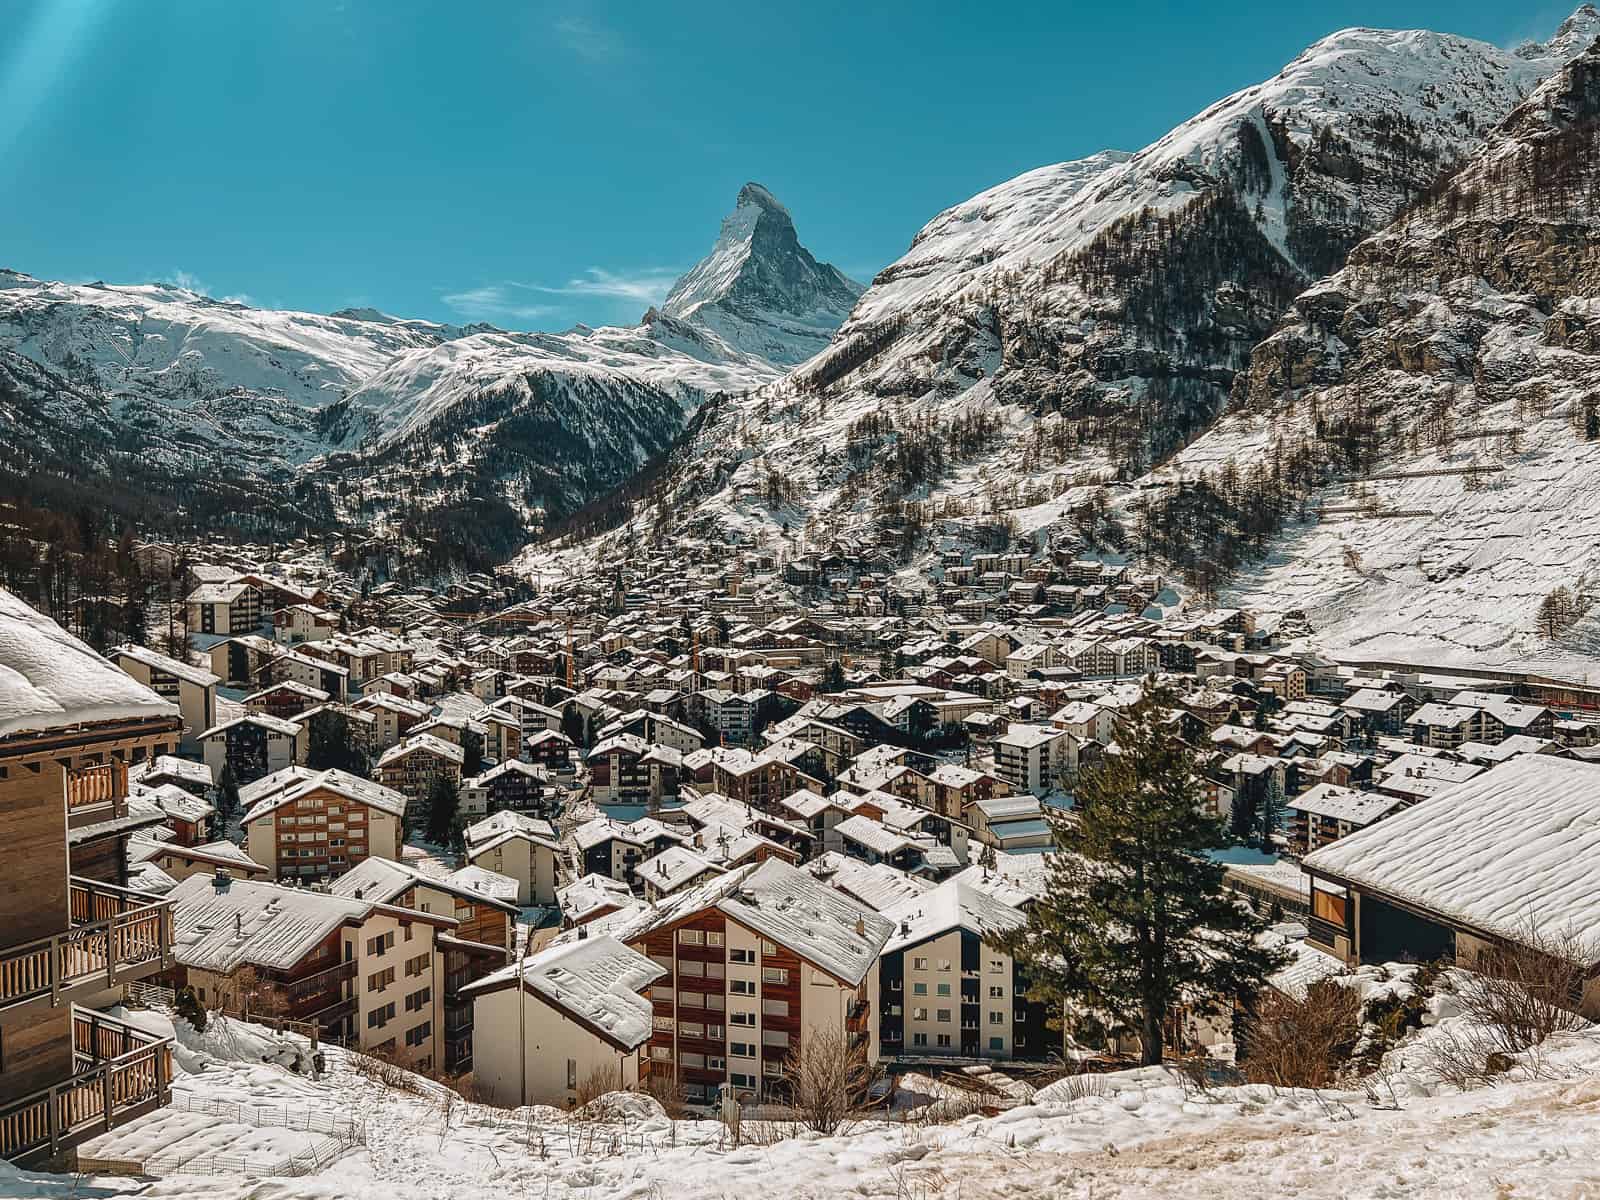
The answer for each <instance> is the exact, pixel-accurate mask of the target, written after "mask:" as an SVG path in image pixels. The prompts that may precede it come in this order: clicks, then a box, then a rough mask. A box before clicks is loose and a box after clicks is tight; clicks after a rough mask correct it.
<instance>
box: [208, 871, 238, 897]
mask: <svg viewBox="0 0 1600 1200" xmlns="http://www.w3.org/2000/svg"><path fill="white" fill-rule="evenodd" d="M232 882H233V877H232V876H231V875H229V874H228V868H227V867H218V868H217V871H216V874H215V875H213V876H212V877H211V886H212V887H214V888H215V889H216V890H217V891H219V892H225V891H227V890H228V885H229V884H230V883H232Z"/></svg>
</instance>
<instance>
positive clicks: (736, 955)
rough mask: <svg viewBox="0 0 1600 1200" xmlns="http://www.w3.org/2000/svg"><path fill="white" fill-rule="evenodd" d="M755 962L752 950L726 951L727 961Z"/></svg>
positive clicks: (754, 954) (737, 949)
mask: <svg viewBox="0 0 1600 1200" xmlns="http://www.w3.org/2000/svg"><path fill="white" fill-rule="evenodd" d="M755 960H756V952H755V951H754V950H740V949H739V948H738V947H735V948H733V949H732V950H729V951H728V961H729V962H736V963H753V962H755Z"/></svg>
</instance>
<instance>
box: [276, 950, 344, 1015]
mask: <svg viewBox="0 0 1600 1200" xmlns="http://www.w3.org/2000/svg"><path fill="white" fill-rule="evenodd" d="M355 977H356V963H355V960H354V959H351V960H350V961H348V962H341V963H335V964H334V965H333V966H331V967H328V968H327V969H325V970H322V971H317V972H315V973H313V974H311V975H303V976H301V977H300V978H299V979H294V980H290V981H288V982H287V983H282V984H279V985H278V986H279V988H280V989H281V990H282V993H283V998H284V999H285V1000H287V1001H288V1002H289V1003H290V1004H291V1005H294V1006H296V1007H298V1006H299V1005H301V1004H303V1003H304V1002H305V1001H307V1000H311V999H315V998H317V997H319V996H321V995H322V994H323V993H325V992H329V991H332V992H337V991H338V990H339V985H340V984H341V983H342V982H343V981H344V980H346V979H354V978H355Z"/></svg>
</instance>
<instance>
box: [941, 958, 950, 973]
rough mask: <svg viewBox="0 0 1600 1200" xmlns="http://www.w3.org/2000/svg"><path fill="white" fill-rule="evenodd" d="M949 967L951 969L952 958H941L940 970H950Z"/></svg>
mask: <svg viewBox="0 0 1600 1200" xmlns="http://www.w3.org/2000/svg"><path fill="white" fill-rule="evenodd" d="M949 969H950V960H949V959H948V958H941V959H940V960H939V970H941V971H948V970H949Z"/></svg>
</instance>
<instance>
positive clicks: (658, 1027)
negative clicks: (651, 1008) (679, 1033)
mask: <svg viewBox="0 0 1600 1200" xmlns="http://www.w3.org/2000/svg"><path fill="white" fill-rule="evenodd" d="M650 1023H651V1025H652V1026H653V1027H654V1028H655V1031H656V1032H657V1033H671V1032H672V1018H671V1017H653V1018H651V1022H650Z"/></svg>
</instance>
